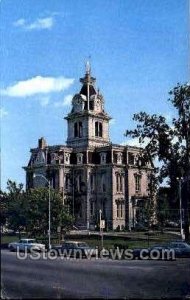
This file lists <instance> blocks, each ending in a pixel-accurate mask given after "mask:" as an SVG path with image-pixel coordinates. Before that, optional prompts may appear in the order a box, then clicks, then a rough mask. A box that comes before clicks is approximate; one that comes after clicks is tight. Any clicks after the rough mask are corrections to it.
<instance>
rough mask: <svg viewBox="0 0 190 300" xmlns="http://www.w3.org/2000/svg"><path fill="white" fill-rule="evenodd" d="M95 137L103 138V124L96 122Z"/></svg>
mask: <svg viewBox="0 0 190 300" xmlns="http://www.w3.org/2000/svg"><path fill="white" fill-rule="evenodd" d="M95 136H96V137H102V123H101V122H95Z"/></svg>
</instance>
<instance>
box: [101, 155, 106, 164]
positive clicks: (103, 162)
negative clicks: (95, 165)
mask: <svg viewBox="0 0 190 300" xmlns="http://www.w3.org/2000/svg"><path fill="white" fill-rule="evenodd" d="M106 157H107V153H106V152H102V153H100V163H101V164H106Z"/></svg>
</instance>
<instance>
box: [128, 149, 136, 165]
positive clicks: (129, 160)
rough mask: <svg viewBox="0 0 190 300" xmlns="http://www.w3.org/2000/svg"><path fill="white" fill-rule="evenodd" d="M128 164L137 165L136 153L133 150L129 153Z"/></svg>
mask: <svg viewBox="0 0 190 300" xmlns="http://www.w3.org/2000/svg"><path fill="white" fill-rule="evenodd" d="M128 164H129V165H132V166H133V165H135V155H134V154H133V153H131V152H129V153H128Z"/></svg>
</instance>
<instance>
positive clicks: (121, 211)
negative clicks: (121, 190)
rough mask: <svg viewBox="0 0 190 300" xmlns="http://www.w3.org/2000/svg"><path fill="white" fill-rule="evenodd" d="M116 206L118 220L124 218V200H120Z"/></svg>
mask: <svg viewBox="0 0 190 300" xmlns="http://www.w3.org/2000/svg"><path fill="white" fill-rule="evenodd" d="M116 206H117V210H116V213H117V218H123V217H124V208H125V206H124V203H123V199H118V200H117V202H116Z"/></svg>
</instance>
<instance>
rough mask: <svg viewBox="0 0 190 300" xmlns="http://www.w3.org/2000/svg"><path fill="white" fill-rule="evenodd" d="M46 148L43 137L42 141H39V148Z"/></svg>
mask: <svg viewBox="0 0 190 300" xmlns="http://www.w3.org/2000/svg"><path fill="white" fill-rule="evenodd" d="M46 146H47V143H46V140H45V139H44V138H43V137H41V139H39V140H38V148H40V149H44V148H45V147H46Z"/></svg>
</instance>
